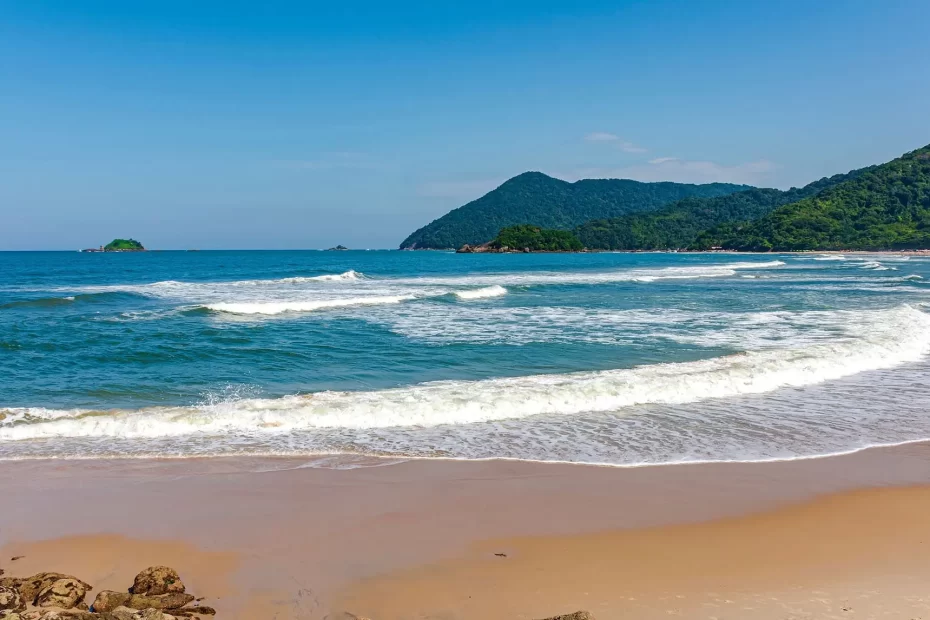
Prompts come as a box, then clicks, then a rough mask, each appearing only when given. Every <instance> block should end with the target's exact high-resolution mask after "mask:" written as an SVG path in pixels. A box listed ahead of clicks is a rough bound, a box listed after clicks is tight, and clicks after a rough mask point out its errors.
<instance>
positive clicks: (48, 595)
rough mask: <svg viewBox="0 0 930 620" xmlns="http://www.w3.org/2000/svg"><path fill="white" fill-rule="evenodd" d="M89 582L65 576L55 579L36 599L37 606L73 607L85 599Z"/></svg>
mask: <svg viewBox="0 0 930 620" xmlns="http://www.w3.org/2000/svg"><path fill="white" fill-rule="evenodd" d="M85 594H87V584H86V583H84V582H83V581H78V580H77V579H71V578H65V579H58V580H57V581H53V582H52V583H51V584H49V585H48V586H46V587H45V588H43V589H42V590H41V591H40V592H39V593H38V594H37V595H36V599H35V605H36V607H60V608H62V609H71V608H72V607H74V606H75V605H77V604H78V603H81V602H83V601H84V595H85Z"/></svg>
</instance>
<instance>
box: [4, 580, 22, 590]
mask: <svg viewBox="0 0 930 620" xmlns="http://www.w3.org/2000/svg"><path fill="white" fill-rule="evenodd" d="M22 583H23V579H22V577H0V587H2V588H15V589H16V590H19V586H21V585H22Z"/></svg>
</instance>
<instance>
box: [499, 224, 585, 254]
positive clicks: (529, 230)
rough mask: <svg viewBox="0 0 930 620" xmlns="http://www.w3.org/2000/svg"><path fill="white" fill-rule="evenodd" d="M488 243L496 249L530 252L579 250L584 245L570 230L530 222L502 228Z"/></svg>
mask: <svg viewBox="0 0 930 620" xmlns="http://www.w3.org/2000/svg"><path fill="white" fill-rule="evenodd" d="M489 245H490V246H491V247H493V248H498V249H503V248H510V249H513V250H529V251H530V252H579V251H581V249H582V248H583V247H584V246H583V245H582V243H581V241H579V240H578V237H576V236H575V234H574V233H572V232H571V231H568V230H555V229H552V228H540V227H539V226H533V225H531V224H520V225H517V226H508V227H507V228H503V229H501V231H500V232H499V233H498V234H497V236H496V237H495V238H494V239H493V240H491V242H490V244H489Z"/></svg>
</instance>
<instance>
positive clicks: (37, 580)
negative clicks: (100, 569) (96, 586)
mask: <svg viewBox="0 0 930 620" xmlns="http://www.w3.org/2000/svg"><path fill="white" fill-rule="evenodd" d="M59 579H74V581H77V582H78V583H80V584H81V585H82V586H83V587H84V591H85V592H86V591H89V590H93V588H92V587H91V586H90V584H87V583H84V582H83V581H81V580H80V579H77V578H76V577H72V576H71V575H63V574H61V573H37V574H35V575H33V576H32V577H26V578H25V579H23V582H22V584H20V586H19V593H20V594H22V595H23V599H24V600H25V601H26V602H27V603H34V602H35V600H36V596H38V594H39V592H41V591H42V590H44V589H45V588H47V587H48V586H50V585H52V584H53V583H55V582H56V581H58V580H59Z"/></svg>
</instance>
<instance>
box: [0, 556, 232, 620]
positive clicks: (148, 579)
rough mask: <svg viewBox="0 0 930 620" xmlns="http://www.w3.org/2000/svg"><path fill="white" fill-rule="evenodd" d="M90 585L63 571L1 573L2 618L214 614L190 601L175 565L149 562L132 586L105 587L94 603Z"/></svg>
mask: <svg viewBox="0 0 930 620" xmlns="http://www.w3.org/2000/svg"><path fill="white" fill-rule="evenodd" d="M91 589H92V588H91V586H90V585H89V584H87V583H85V582H83V581H81V580H80V579H78V578H76V577H72V576H71V575H64V574H62V573H39V574H37V575H33V576H32V577H26V578H21V577H0V620H179V619H181V618H184V619H186V618H191V619H200V618H203V617H205V616H214V615H216V610H215V609H213V608H212V607H207V606H206V605H191V603H193V602H194V601H195V598H194V596H193V595H192V594H187V593H186V592H185V587H184V583H183V582H182V581H181V578H180V576H179V575H178V573H177V571H175V570H174V569H173V568H169V567H167V566H151V567H149V568H147V569H145V570H144V571H142V572H141V573H139V574H138V575H136V578H135V580H134V581H133V585H132V588H130V591H129V592H114V591H113V590H104V591H102V592H100V593H99V594H97V596H96V598H95V599H94V603H93V605H92V606H91V608H90V609H86V604H85V603H84V597H85V595H86V594H87V592H88V591H89V590H91Z"/></svg>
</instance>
